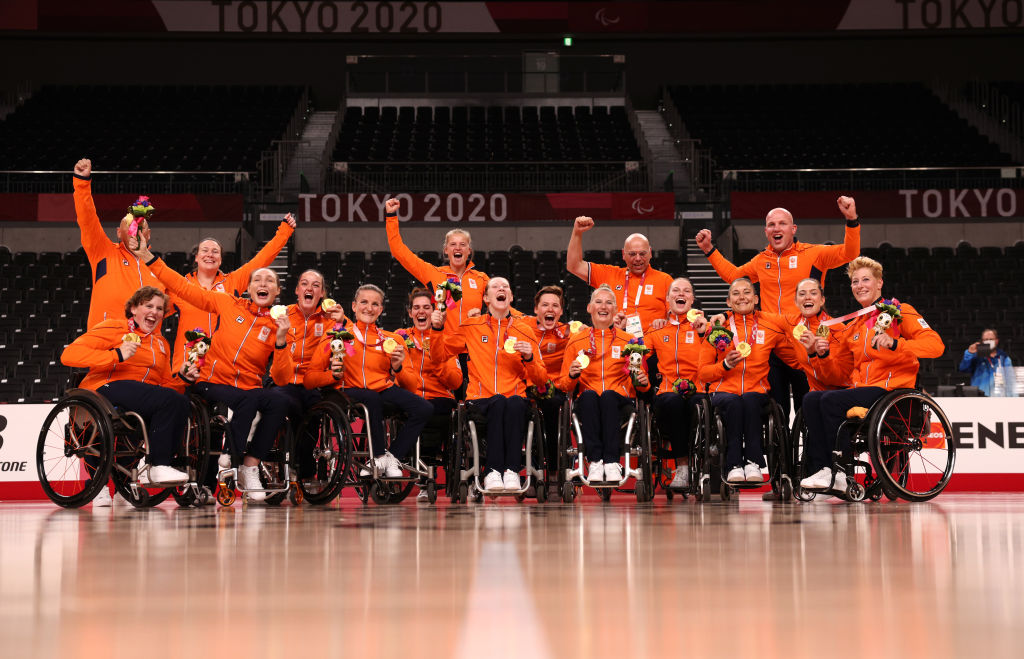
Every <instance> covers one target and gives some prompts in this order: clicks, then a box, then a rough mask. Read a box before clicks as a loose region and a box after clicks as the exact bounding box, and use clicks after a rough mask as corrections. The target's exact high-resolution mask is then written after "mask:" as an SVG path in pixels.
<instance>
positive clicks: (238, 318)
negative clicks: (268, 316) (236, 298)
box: [235, 316, 245, 325]
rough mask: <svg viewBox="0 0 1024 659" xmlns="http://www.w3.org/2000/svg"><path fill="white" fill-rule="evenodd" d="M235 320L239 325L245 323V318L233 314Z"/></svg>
mask: <svg viewBox="0 0 1024 659" xmlns="http://www.w3.org/2000/svg"><path fill="white" fill-rule="evenodd" d="M235 322H236V323H238V324H239V325H242V324H244V323H245V318H242V317H241V316H235Z"/></svg>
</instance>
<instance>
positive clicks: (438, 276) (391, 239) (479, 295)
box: [385, 214, 491, 321]
mask: <svg viewBox="0 0 1024 659" xmlns="http://www.w3.org/2000/svg"><path fill="white" fill-rule="evenodd" d="M385 225H386V227H387V233H388V247H389V248H390V249H391V255H392V256H394V257H395V260H397V261H398V262H399V263H400V264H401V265H402V267H403V268H405V269H406V271H408V272H409V274H411V275H412V276H413V277H415V278H416V280H417V281H418V282H420V283H421V284H423V285H424V286H427V287H430V286H431V285H432V286H434V288H436V287H437V286H438V284H441V283H442V282H444V281H445V280H446V279H448V277H454V278H455V279H457V280H459V284H460V285H461V286H462V299H461V300H459V301H458V302H456V303H455V306H456V308H457V309H458V310H459V321H465V320H466V318H468V316H467V315H466V314H467V313H468V312H469V310H470V309H478V310H479V309H480V308H481V307H482V306H483V300H484V291H485V290H486V289H487V282H488V281H490V279H491V278H490V277H488V276H487V275H485V274H484V273H482V272H480V271H479V270H474V269H473V263H472V262H470V263H469V264H468V266H467V267H466V271H465V272H464V273H462V277H461V278H459V276H458V275H456V274H455V272H454V271H453V270H452V269H451V266H447V265H443V266H440V267H438V266H436V265H431V264H429V263H427V262H426V261H424V260H423V259H421V258H420V257H418V256H416V255H415V254H413V252H412V250H411V249H409V248H408V247H406V246H405V243H404V242H402V236H401V234H399V232H398V215H397V214H394V215H388V216H387V217H386V218H385ZM449 311H450V309H449Z"/></svg>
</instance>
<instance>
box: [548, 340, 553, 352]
mask: <svg viewBox="0 0 1024 659" xmlns="http://www.w3.org/2000/svg"><path fill="white" fill-rule="evenodd" d="M554 351H555V344H554V343H551V342H550V341H548V349H547V352H554Z"/></svg>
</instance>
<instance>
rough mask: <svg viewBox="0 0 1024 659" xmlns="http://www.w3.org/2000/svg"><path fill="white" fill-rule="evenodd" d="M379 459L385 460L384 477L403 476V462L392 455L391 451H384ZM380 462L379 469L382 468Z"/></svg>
mask: <svg viewBox="0 0 1024 659" xmlns="http://www.w3.org/2000/svg"><path fill="white" fill-rule="evenodd" d="M377 459H378V460H380V459H383V460H384V465H383V466H384V478H401V477H402V463H401V462H399V461H398V458H396V457H395V456H393V455H391V453H390V452H389V451H384V455H382V456H381V457H380V458H377ZM380 468H381V465H380V463H377V469H380Z"/></svg>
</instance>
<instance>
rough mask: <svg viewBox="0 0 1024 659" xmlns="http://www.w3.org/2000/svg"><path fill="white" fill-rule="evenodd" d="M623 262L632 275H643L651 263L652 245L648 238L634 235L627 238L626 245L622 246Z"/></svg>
mask: <svg viewBox="0 0 1024 659" xmlns="http://www.w3.org/2000/svg"><path fill="white" fill-rule="evenodd" d="M622 260H623V261H624V262H625V263H626V268H627V269H628V270H629V272H630V274H633V275H636V276H640V275H643V274H644V272H645V271H646V270H647V266H648V265H649V264H650V263H651V243H650V242H648V240H647V238H644V237H643V236H641V235H640V234H638V233H634V234H633V235H631V236H630V237H629V238H626V244H624V245H623V246H622Z"/></svg>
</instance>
